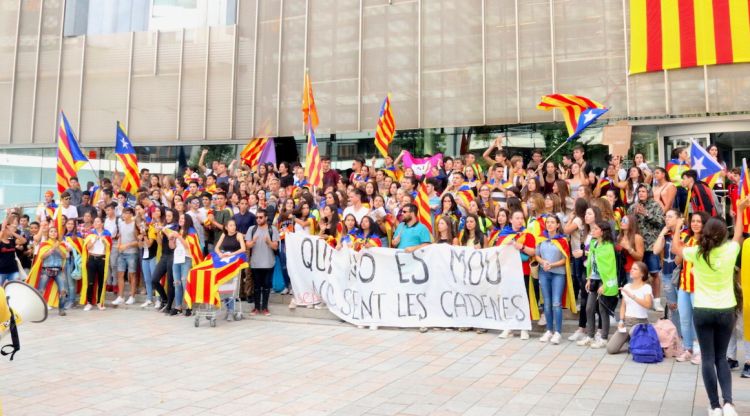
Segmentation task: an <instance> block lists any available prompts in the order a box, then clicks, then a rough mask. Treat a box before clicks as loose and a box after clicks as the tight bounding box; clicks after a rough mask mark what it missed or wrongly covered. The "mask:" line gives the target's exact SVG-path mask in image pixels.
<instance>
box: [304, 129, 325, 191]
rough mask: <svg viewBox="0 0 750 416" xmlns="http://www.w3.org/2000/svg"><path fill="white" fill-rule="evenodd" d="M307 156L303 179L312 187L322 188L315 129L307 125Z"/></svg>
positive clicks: (321, 172) (321, 173)
mask: <svg viewBox="0 0 750 416" xmlns="http://www.w3.org/2000/svg"><path fill="white" fill-rule="evenodd" d="M307 133H308V137H307V156H306V158H305V178H307V180H308V181H310V184H311V185H312V186H317V187H321V186H323V170H322V168H321V166H320V153H319V150H318V141H317V140H316V139H315V127H313V126H312V124H310V121H309V120H308V123H307Z"/></svg>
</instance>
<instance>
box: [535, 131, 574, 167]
mask: <svg viewBox="0 0 750 416" xmlns="http://www.w3.org/2000/svg"><path fill="white" fill-rule="evenodd" d="M571 137H572V136H571ZM569 142H570V138H568V139H567V140H565V141H564V142H562V143H561V144H560V146H557V149H555V150H553V151H552V153H550V154H549V156H547V158H546V159H544V160H543V161H542V163H541V164H539V166H537V168H536V171H537V172H539V171H540V170H541V169H542V168H543V167H544V165H545V164H546V163H547V161H548V160H549V159H550V158H551V157H552V156H554V154H555V153H557V152H559V151H560V149H562V148H563V146H565V145H566V144H568V143H569Z"/></svg>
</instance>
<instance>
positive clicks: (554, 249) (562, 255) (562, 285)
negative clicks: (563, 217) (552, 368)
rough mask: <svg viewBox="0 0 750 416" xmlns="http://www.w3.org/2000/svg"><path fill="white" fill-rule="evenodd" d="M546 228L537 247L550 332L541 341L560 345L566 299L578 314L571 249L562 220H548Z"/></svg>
mask: <svg viewBox="0 0 750 416" xmlns="http://www.w3.org/2000/svg"><path fill="white" fill-rule="evenodd" d="M545 226H546V229H545V230H544V231H543V232H542V237H541V238H539V239H538V240H540V241H539V242H538V243H537V245H536V250H535V251H536V256H535V257H536V260H537V262H538V263H539V285H540V286H541V287H542V296H543V297H544V316H545V318H546V321H547V322H546V326H547V332H545V333H544V335H542V337H541V338H540V339H539V341H540V342H550V343H552V344H555V345H557V344H559V343H560V339H561V338H562V335H561V334H560V332H561V331H562V304H563V296H565V297H566V298H568V299H566V300H567V302H565V303H567V304H568V307H569V308H571V311H572V312H573V313H575V312H576V306H575V304H576V303H575V294H574V291H573V280H572V276H571V273H570V254H569V253H570V247H569V245H568V240H567V238H566V237H565V235H564V234H561V233H560V231H561V230H560V219H559V218H557V216H555V215H548V216H547V217H546V218H545Z"/></svg>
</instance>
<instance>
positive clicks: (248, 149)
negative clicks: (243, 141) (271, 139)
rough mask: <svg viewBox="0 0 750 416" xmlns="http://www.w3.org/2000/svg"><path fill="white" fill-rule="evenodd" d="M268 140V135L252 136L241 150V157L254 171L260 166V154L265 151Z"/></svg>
mask: <svg viewBox="0 0 750 416" xmlns="http://www.w3.org/2000/svg"><path fill="white" fill-rule="evenodd" d="M267 142H268V138H266V137H260V138H257V139H256V138H252V139H250V141H249V142H248V143H247V145H245V148H244V149H242V151H241V152H240V159H242V162H244V163H245V164H246V165H247V166H249V167H250V170H253V171H254V170H255V169H256V168H257V167H258V162H259V161H260V155H261V154H262V153H263V149H265V147H266V143H267Z"/></svg>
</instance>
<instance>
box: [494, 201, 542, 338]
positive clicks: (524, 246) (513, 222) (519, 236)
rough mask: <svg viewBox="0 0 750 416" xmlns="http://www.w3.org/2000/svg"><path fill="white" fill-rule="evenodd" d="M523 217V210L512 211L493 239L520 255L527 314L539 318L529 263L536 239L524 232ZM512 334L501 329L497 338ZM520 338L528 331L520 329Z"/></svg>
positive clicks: (498, 244)
mask: <svg viewBox="0 0 750 416" xmlns="http://www.w3.org/2000/svg"><path fill="white" fill-rule="evenodd" d="M524 222H525V218H524V216H523V211H514V212H513V213H512V214H511V216H510V225H506V226H505V227H504V228H503V229H502V230H501V231H500V234H499V235H498V236H497V237H496V239H495V245H496V246H502V245H505V244H513V245H514V246H515V247H516V250H518V254H519V255H520V256H521V265H522V267H523V280H524V284H525V286H526V287H527V288H531V290H529V293H528V295H529V316H531V319H533V320H537V319H539V305H538V304H537V301H536V299H537V297H538V290H539V289H538V284H537V283H536V282H537V280H536V279H533V280H534V282H533V283H532V281H531V280H532V279H531V265H530V261H529V260H530V259H531V258H533V257H534V256H535V255H536V239H535V238H534V236H533V235H532V234H529V233H527V232H526V228H525V227H524V226H523V224H524ZM512 336H513V331H512V330H510V329H506V330H503V332H501V333H500V335H498V338H508V337H512ZM521 339H522V340H527V339H529V331H526V330H521Z"/></svg>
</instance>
